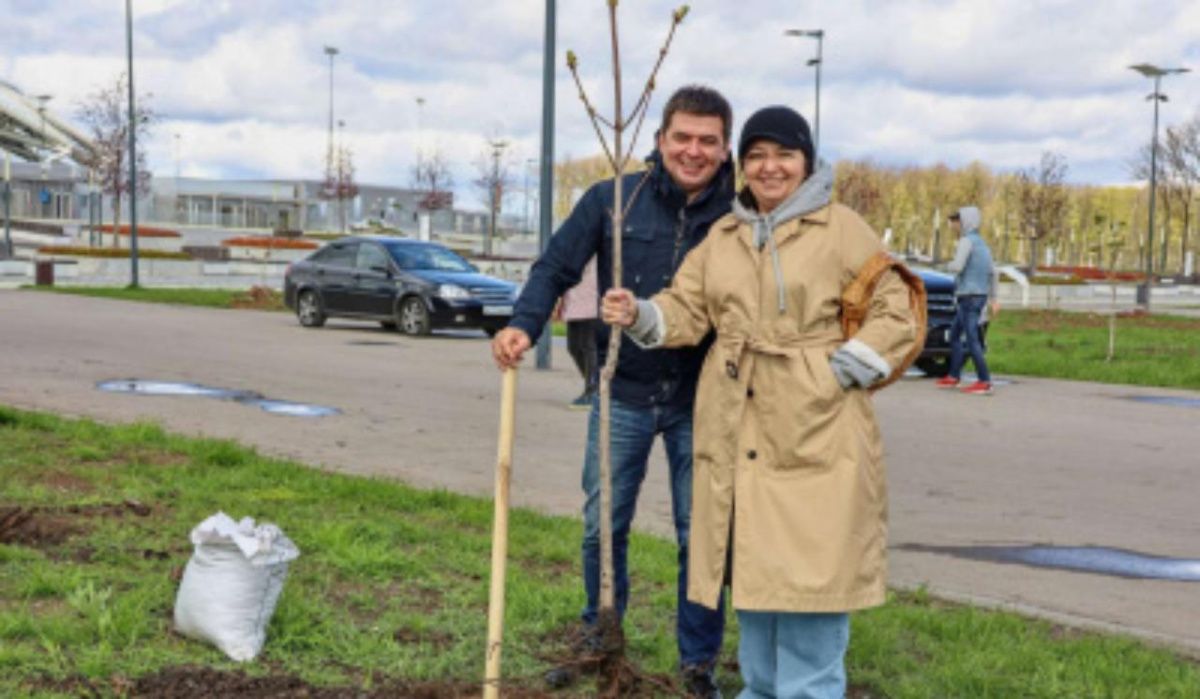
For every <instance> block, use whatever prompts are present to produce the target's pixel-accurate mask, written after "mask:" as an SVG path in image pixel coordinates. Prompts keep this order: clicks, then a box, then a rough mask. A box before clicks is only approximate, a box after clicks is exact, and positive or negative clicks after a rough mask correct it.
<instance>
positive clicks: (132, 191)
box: [113, 0, 138, 289]
mask: <svg viewBox="0 0 1200 699" xmlns="http://www.w3.org/2000/svg"><path fill="white" fill-rule="evenodd" d="M125 53H126V58H127V60H128V64H129V65H128V69H129V265H130V282H129V286H131V287H133V288H135V289H136V288H137V286H138V239H137V130H138V119H137V112H135V111H134V104H133V8H132V0H125ZM120 233H121V232H120V231H113V237H114V238H115V237H117V236H119V235H120Z"/></svg>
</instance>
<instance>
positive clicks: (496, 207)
mask: <svg viewBox="0 0 1200 699" xmlns="http://www.w3.org/2000/svg"><path fill="white" fill-rule="evenodd" d="M488 145H489V146H491V148H492V181H491V183H490V184H491V187H490V189H491V203H492V220H491V224H490V225H489V226H488V235H487V240H485V241H484V245H483V254H484V255H487V256H491V254H492V245H493V244H494V241H495V240H496V217H497V215H498V213H499V211H500V157H501V156H502V155H504V149H505V148H507V147H508V141H505V140H503V139H496V140H493V141H488Z"/></svg>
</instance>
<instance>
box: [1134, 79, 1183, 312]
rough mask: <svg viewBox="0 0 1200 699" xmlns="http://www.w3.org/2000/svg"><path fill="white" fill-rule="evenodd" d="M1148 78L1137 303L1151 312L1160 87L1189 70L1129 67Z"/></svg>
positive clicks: (1161, 98) (1161, 99)
mask: <svg viewBox="0 0 1200 699" xmlns="http://www.w3.org/2000/svg"><path fill="white" fill-rule="evenodd" d="M1129 68H1130V69H1131V70H1136V71H1137V72H1139V73H1141V74H1142V75H1144V76H1146V77H1147V78H1154V92H1152V93H1150V94H1149V95H1147V96H1146V99H1148V100H1153V101H1154V131H1153V132H1152V133H1151V136H1150V227H1149V228H1148V229H1147V230H1146V281H1145V282H1144V283H1143V284H1141V285H1139V286H1138V290H1137V302H1138V304H1139V305H1141V306H1143V307H1144V308H1145V309H1146V310H1147V311H1149V310H1150V289H1151V288H1152V287H1153V286H1154V200H1155V199H1156V198H1157V197H1156V196H1155V194H1156V193H1157V191H1158V190H1157V188H1156V184H1157V175H1158V103H1159V102H1166V101H1167V96H1166V95H1164V94H1162V93H1161V92H1159V85H1160V84H1161V82H1162V77H1163V76H1164V75H1171V74H1173V73H1186V72H1188V70H1189V69H1188V68H1159V67H1158V66H1153V65H1150V64H1149V63H1138V64H1137V65H1132V66H1129Z"/></svg>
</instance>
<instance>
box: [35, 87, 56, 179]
mask: <svg viewBox="0 0 1200 699" xmlns="http://www.w3.org/2000/svg"><path fill="white" fill-rule="evenodd" d="M52 98H53V95H34V99H35V100H37V101H38V108H37V113H38V119H39V120H40V121H41V127H40V128H41V139H42V142H41V143H40V144H39V147H41V148H45V147H46V103H47V102H49V101H50V100H51V99H52ZM38 160H40V161H41V165H42V179H43V180H45V179H47V177H48V176H49V172H48V170H49V167H50V163H49V161H48V160H47V159H46V158H44V157H42V158H38Z"/></svg>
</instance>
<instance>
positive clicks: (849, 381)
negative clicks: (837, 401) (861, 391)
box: [829, 347, 884, 389]
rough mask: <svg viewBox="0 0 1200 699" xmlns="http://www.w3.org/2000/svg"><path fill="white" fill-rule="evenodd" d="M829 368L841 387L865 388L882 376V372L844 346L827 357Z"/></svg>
mask: <svg viewBox="0 0 1200 699" xmlns="http://www.w3.org/2000/svg"><path fill="white" fill-rule="evenodd" d="M829 368H830V369H833V375H834V376H835V377H837V381H838V383H839V384H841V385H842V388H847V389H849V388H867V387H868V386H871V385H872V384H874V383H875V382H876V381H879V380H880V379H882V378H883V376H884V375H883V374H882V373H881V372H880V371H879V370H878V369H876V368H875V367H873V366H871V365H870V364H868V363H866V362H864V361H863V360H862V359H860V358H859V357H857V356H855V355H854V354H853V353H852V352H850V351H848V350H847V349H846V348H845V347H842V348H840V349H838V351H836V352H834V353H833V356H831V357H830V358H829Z"/></svg>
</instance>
